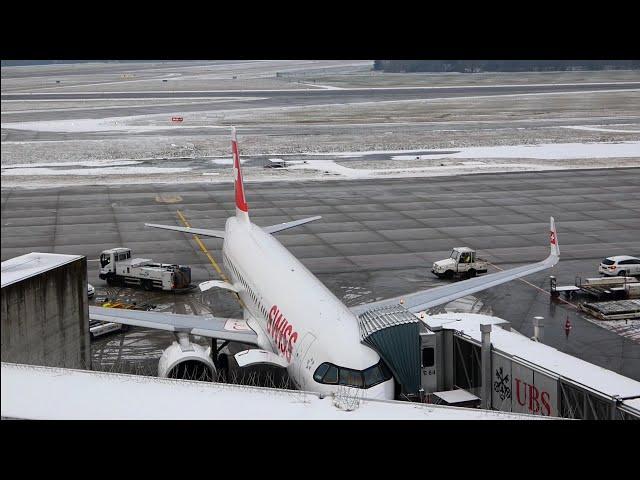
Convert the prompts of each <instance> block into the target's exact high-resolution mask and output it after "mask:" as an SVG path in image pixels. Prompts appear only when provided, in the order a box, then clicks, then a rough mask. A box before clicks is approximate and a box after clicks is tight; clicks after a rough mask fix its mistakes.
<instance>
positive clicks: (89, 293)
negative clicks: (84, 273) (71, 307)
mask: <svg viewBox="0 0 640 480" xmlns="http://www.w3.org/2000/svg"><path fill="white" fill-rule="evenodd" d="M95 294H96V289H95V287H94V286H93V285H91V284H90V283H87V296H88V297H89V298H91V297H93V296H94V295H95Z"/></svg>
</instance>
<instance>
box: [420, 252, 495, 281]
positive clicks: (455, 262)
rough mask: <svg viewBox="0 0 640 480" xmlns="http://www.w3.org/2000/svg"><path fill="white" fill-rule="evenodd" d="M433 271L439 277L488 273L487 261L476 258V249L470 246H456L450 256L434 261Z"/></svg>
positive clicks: (472, 275)
mask: <svg viewBox="0 0 640 480" xmlns="http://www.w3.org/2000/svg"><path fill="white" fill-rule="evenodd" d="M431 272H432V273H433V274H434V275H436V276H437V277H438V278H453V277H454V276H456V275H458V276H464V277H468V278H471V277H475V276H476V275H477V274H479V273H487V261H486V260H483V259H482V258H476V251H475V250H472V249H471V248H469V247H456V248H454V249H453V250H451V255H449V258H445V259H444V260H440V261H437V262H434V264H433V267H431Z"/></svg>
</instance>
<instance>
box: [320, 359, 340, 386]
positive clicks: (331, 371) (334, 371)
mask: <svg viewBox="0 0 640 480" xmlns="http://www.w3.org/2000/svg"><path fill="white" fill-rule="evenodd" d="M327 365H328V369H327V373H326V374H325V376H324V378H323V379H322V382H320V383H329V384H332V385H335V384H336V383H338V367H336V366H335V365H331V364H330V363H327ZM320 366H322V365H320Z"/></svg>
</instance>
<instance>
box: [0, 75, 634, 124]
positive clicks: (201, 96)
mask: <svg viewBox="0 0 640 480" xmlns="http://www.w3.org/2000/svg"><path fill="white" fill-rule="evenodd" d="M639 87H640V83H638V82H603V83H586V84H584V83H583V84H550V85H542V84H539V85H496V86H462V87H417V88H406V87H402V88H345V89H339V90H325V89H300V88H297V89H289V90H288V89H281V90H200V91H186V90H185V91H175V90H174V91H171V90H169V91H162V90H160V91H153V92H146V91H123V92H99V91H98V92H86V93H85V92H78V93H75V92H73V93H71V92H66V93H27V94H24V93H3V94H2V96H1V98H2V101H3V102H7V101H23V102H24V101H25V100H37V101H40V102H45V101H66V102H70V101H76V102H82V101H90V100H114V101H115V100H119V99H122V100H123V101H124V100H126V101H127V102H133V101H135V100H144V99H147V100H148V99H154V100H159V99H171V100H177V99H184V100H189V99H192V100H194V99H197V100H198V102H197V103H193V102H192V103H190V104H189V103H186V104H184V105H180V106H174V105H155V106H154V105H144V106H137V107H136V106H126V107H122V106H114V107H113V108H101V109H95V108H92V107H87V108H74V109H73V110H66V111H65V112H64V118H65V119H80V118H104V117H110V116H114V117H117V116H123V115H153V114H162V113H170V112H175V111H176V110H179V111H182V112H184V113H188V112H198V111H215V110H236V109H246V108H256V109H258V108H269V107H288V106H293V105H295V106H296V107H301V106H307V107H308V106H319V105H333V104H362V103H380V102H397V101H410V100H426V99H445V98H457V97H476V96H480V97H489V96H501V95H523V94H526V95H530V94H538V93H562V92H582V91H584V92H595V91H611V90H635V89H638V88H639ZM208 98H210V99H211V101H207V99H208ZM60 117H61V115H60V113H59V112H55V111H52V112H47V111H39V112H33V113H28V112H26V113H11V112H10V111H6V112H3V122H27V121H41V120H53V119H57V118H60Z"/></svg>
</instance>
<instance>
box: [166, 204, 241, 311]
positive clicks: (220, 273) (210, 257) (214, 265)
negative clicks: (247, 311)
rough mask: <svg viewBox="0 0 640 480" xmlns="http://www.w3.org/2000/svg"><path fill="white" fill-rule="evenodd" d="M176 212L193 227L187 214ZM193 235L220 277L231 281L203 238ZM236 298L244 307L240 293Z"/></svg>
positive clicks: (187, 224) (186, 225) (187, 225)
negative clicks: (186, 216) (203, 241)
mask: <svg viewBox="0 0 640 480" xmlns="http://www.w3.org/2000/svg"><path fill="white" fill-rule="evenodd" d="M176 213H177V214H178V217H180V221H181V222H182V223H183V224H184V226H185V227H187V228H191V225H190V224H189V222H188V221H187V219H186V218H185V216H184V215H183V214H182V212H181V211H180V210H176ZM192 235H193V238H194V239H195V241H196V243H197V244H198V246H199V247H200V250H202V253H204V254H205V255H206V257H207V258H208V259H209V262H211V265H213V268H215V270H216V272H218V275H220V278H222V280H224V281H225V282H227V283H231V282H230V281H229V279H228V278H227V276H226V275H225V274H224V272H223V271H222V269H221V268H220V265H218V262H216V260H215V259H214V258H213V255H211V253H209V250H208V249H207V247H206V246H205V245H204V243H202V240H200V237H199V236H198V235H196V234H192ZM236 298H237V299H238V302H239V303H240V306H241V307H242V308H244V304H243V303H242V300H241V299H240V295H238V294H237V293H236Z"/></svg>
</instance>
